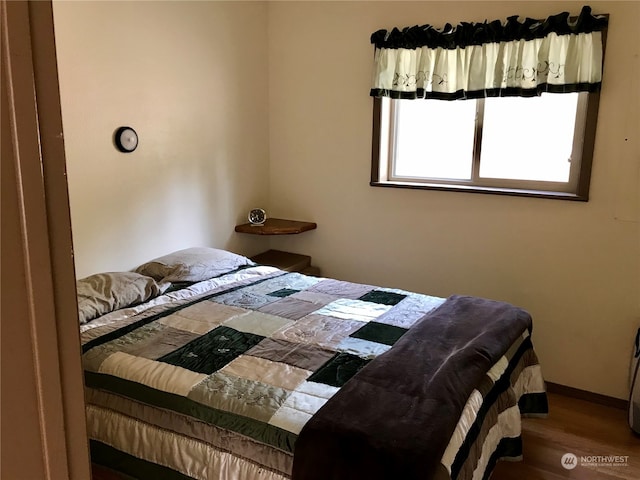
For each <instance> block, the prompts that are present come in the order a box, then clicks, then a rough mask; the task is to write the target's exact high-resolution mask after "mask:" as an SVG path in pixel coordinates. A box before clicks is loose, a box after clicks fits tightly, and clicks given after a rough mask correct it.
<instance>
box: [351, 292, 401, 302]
mask: <svg viewBox="0 0 640 480" xmlns="http://www.w3.org/2000/svg"><path fill="white" fill-rule="evenodd" d="M405 298H406V295H402V294H400V293H395V292H386V291H384V290H371V291H370V292H367V293H365V294H364V295H362V296H361V297H360V298H359V299H358V300H362V301H363V302H372V303H380V304H382V305H397V304H398V303H400V302H401V301H402V300H404V299H405Z"/></svg>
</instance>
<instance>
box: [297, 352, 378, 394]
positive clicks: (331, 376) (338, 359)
mask: <svg viewBox="0 0 640 480" xmlns="http://www.w3.org/2000/svg"><path fill="white" fill-rule="evenodd" d="M367 363H369V360H365V359H364V358H360V357H358V356H357V355H351V354H350V353H342V352H341V353H336V354H335V355H334V357H333V358H332V359H331V360H329V361H328V362H327V363H326V364H324V365H323V366H322V367H320V369H318V371H316V372H315V373H314V374H313V375H311V376H310V377H309V378H308V379H307V381H308V382H317V383H326V384H327V385H331V386H333V387H341V386H343V385H344V384H345V383H347V381H348V380H349V379H350V378H351V377H353V376H354V375H355V374H356V373H358V372H359V371H360V370H361V369H362V368H363V367H364V366H365V365H366V364H367Z"/></svg>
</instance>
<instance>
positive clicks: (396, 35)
mask: <svg viewBox="0 0 640 480" xmlns="http://www.w3.org/2000/svg"><path fill="white" fill-rule="evenodd" d="M607 24H608V17H606V16H597V17H596V16H594V15H592V14H591V7H588V6H584V7H582V11H581V12H580V15H579V16H578V18H577V20H576V21H575V22H574V23H570V19H569V13H568V12H562V13H559V14H557V15H552V16H550V17H549V18H547V19H546V20H544V21H543V20H535V19H533V18H525V19H524V21H523V22H519V21H518V16H517V15H513V16H511V17H508V18H507V21H506V22H505V23H504V24H503V23H502V22H501V21H500V20H494V21H492V22H487V21H484V22H483V23H468V22H461V23H460V24H459V25H457V26H455V27H454V26H452V25H451V24H450V23H447V24H446V25H445V26H444V28H443V29H442V30H438V29H436V28H435V27H433V26H431V25H422V26H418V25H416V26H414V27H405V28H403V29H402V30H399V29H398V28H394V29H393V30H391V32H388V31H387V30H378V31H377V32H375V33H373V34H372V35H371V43H373V44H374V45H375V46H376V48H407V49H415V48H420V47H429V48H446V49H454V48H458V47H460V48H464V47H466V46H467V45H482V44H484V43H498V42H510V41H514V40H533V39H534V38H544V37H546V36H547V35H549V34H550V33H551V32H554V33H556V34H558V35H568V34H578V33H591V32H594V31H600V30H604V29H605V28H606V27H607Z"/></svg>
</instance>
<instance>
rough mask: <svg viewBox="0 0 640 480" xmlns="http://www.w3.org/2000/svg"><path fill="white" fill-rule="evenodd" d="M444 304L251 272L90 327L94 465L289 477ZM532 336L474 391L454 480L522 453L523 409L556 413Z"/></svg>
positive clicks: (457, 445) (449, 464)
mask: <svg viewBox="0 0 640 480" xmlns="http://www.w3.org/2000/svg"><path fill="white" fill-rule="evenodd" d="M445 303H446V301H445V299H443V298H438V297H431V296H427V295H422V294H417V293H412V292H407V291H403V290H398V289H390V288H381V287H376V286H372V285H364V284H355V283H349V282H344V281H339V280H333V279H326V278H316V277H309V276H305V275H302V274H299V273H288V272H283V271H280V270H276V269H273V268H269V267H252V268H248V269H244V270H242V271H240V272H237V273H233V274H230V275H226V276H223V277H221V278H217V279H213V280H211V281H207V282H201V283H199V284H197V285H195V286H193V287H189V288H187V289H184V290H181V291H179V292H175V293H172V294H168V295H164V296H162V297H160V298H158V299H155V300H154V301H152V302H149V303H148V304H145V305H142V306H140V307H137V308H134V309H129V310H126V311H120V312H115V313H114V314H112V315H110V316H106V317H104V318H101V319H97V320H96V321H93V322H90V324H88V325H87V326H86V327H85V328H84V330H83V332H82V335H81V337H82V344H83V347H82V348H83V363H84V369H85V384H86V397H87V405H88V406H87V418H88V424H89V436H90V439H91V448H92V458H93V460H94V461H95V462H97V463H102V464H105V465H108V466H109V467H111V468H115V469H117V470H121V471H123V472H125V473H127V474H129V475H131V476H133V477H135V478H195V479H224V478H247V479H252V478H256V479H258V478H260V479H284V478H290V476H291V474H292V469H293V458H294V455H293V454H294V452H295V449H296V440H297V439H298V436H299V435H300V433H301V431H302V430H303V428H304V427H305V425H306V424H307V423H308V422H309V421H310V419H311V418H312V417H314V415H316V414H317V413H318V412H319V410H321V409H323V407H324V406H325V405H327V407H329V406H330V404H331V399H332V397H334V396H335V395H336V393H338V392H339V391H340V390H341V389H342V388H343V386H345V384H347V382H349V380H350V379H352V378H353V377H354V376H357V375H358V373H359V372H360V371H361V370H362V369H363V368H364V367H365V366H367V365H368V364H369V363H371V362H373V361H374V359H375V360H378V359H377V357H380V358H387V357H386V356H385V352H388V351H389V350H390V349H392V347H393V346H394V344H396V343H397V342H398V341H399V340H400V339H401V338H402V337H403V336H404V335H405V334H406V333H407V332H408V331H409V330H411V329H412V327H413V326H414V324H417V323H419V322H420V321H425V318H428V314H429V313H430V312H431V313H433V312H434V311H437V310H436V309H438V308H439V307H441V306H442V305H443V304H445ZM91 324H93V325H91ZM529 333H530V332H529V329H527V328H526V327H525V328H522V329H521V331H518V332H517V334H516V335H515V336H514V338H515V341H510V342H508V343H507V344H505V345H503V346H500V347H499V348H500V349H501V353H500V354H499V355H498V359H497V361H496V362H492V363H491V365H492V366H491V368H490V369H489V371H487V372H486V373H483V375H482V380H481V381H480V382H479V384H478V385H477V386H476V387H475V388H474V389H473V391H472V392H471V395H469V394H468V393H465V394H464V400H465V401H463V402H462V404H461V407H460V409H461V412H458V413H459V415H458V417H459V418H457V417H456V418H455V419H454V421H453V425H454V430H453V431H452V432H449V433H448V434H447V435H448V438H446V439H445V443H444V445H443V447H442V450H443V451H444V453H443V455H442V460H441V470H442V471H444V472H447V476H448V477H449V478H451V479H453V478H482V477H483V475H484V474H485V472H487V473H488V472H489V471H490V469H491V467H492V465H493V463H495V460H496V459H497V458H498V457H500V456H512V457H517V456H519V455H520V454H521V447H520V444H519V435H520V423H519V422H520V413H521V412H520V410H523V411H524V413H533V414H536V413H540V414H543V413H545V412H546V396H545V394H544V383H543V380H542V376H541V374H540V369H539V365H538V362H537V358H536V357H535V353H533V348H532V346H531V343H530V337H529ZM389 353H391V352H389ZM407 361H412V362H415V361H416V359H415V358H413V359H407ZM498 385H501V386H500V389H499V391H496V388H497V387H496V386H498ZM370 400H371V402H375V401H376V399H374V398H371V399H370ZM518 404H520V405H518ZM470 436H472V437H473V438H472V439H471V440H470ZM505 439H507V440H505ZM509 439H511V441H509ZM501 445H502V446H501ZM460 452H463V453H462V454H461V453H460ZM456 462H457V463H456ZM474 475H476V476H477V475H480V476H479V477H476V476H474Z"/></svg>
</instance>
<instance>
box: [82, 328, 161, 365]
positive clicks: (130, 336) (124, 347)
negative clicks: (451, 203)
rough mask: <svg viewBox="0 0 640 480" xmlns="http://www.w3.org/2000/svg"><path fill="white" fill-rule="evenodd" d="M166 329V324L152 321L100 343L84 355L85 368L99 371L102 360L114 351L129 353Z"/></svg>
mask: <svg viewBox="0 0 640 480" xmlns="http://www.w3.org/2000/svg"><path fill="white" fill-rule="evenodd" d="M166 329H167V327H166V326H164V325H162V324H160V323H159V322H157V321H156V322H151V323H148V324H147V325H143V326H142V327H138V328H136V329H135V330H133V331H131V332H129V333H126V334H125V335H122V336H121V337H118V338H115V339H113V340H111V341H109V342H106V343H103V344H102V345H98V346H96V347H94V348H92V349H91V350H89V351H87V352H86V353H84V354H83V355H82V362H83V366H84V369H85V370H89V371H92V372H97V371H98V369H99V368H100V365H101V364H102V362H103V361H104V360H105V359H106V358H107V357H108V356H109V355H111V354H112V353H115V352H124V353H129V352H130V351H131V350H135V349H136V348H137V347H138V345H139V344H140V342H145V341H147V340H151V339H153V338H154V337H156V336H158V335H162V332H164V330H166Z"/></svg>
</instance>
